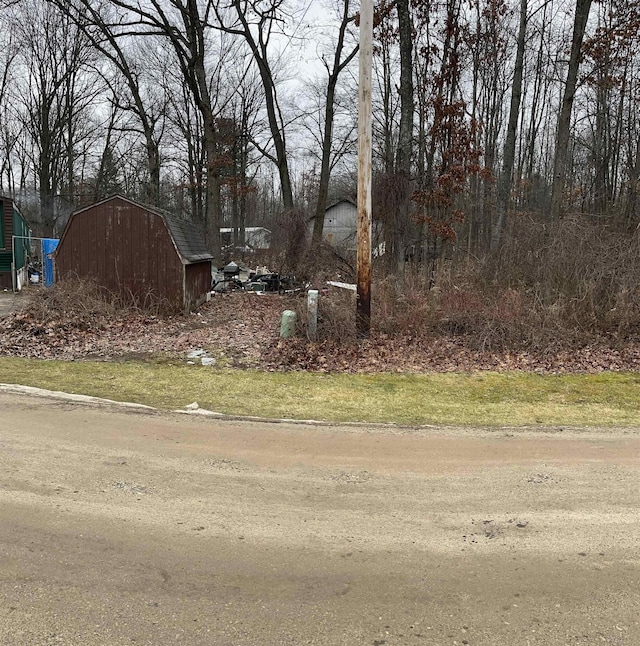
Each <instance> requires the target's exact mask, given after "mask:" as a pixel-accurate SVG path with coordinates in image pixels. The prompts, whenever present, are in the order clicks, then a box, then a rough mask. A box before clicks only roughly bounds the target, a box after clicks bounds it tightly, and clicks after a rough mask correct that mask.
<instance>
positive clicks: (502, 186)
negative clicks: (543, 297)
mask: <svg viewBox="0 0 640 646" xmlns="http://www.w3.org/2000/svg"><path fill="white" fill-rule="evenodd" d="M527 4H528V3H527V0H520V20H519V28H518V39H517V46H516V61H515V66H514V69H513V82H512V90H511V103H510V105H509V123H508V124H507V137H506V139H505V142H504V150H503V153H502V172H501V173H500V179H499V180H498V216H497V218H496V220H495V222H494V224H493V228H492V231H491V248H492V249H493V250H495V249H496V247H497V246H498V244H499V243H500V238H501V236H502V230H503V228H504V222H505V216H506V213H507V210H508V208H509V203H510V199H509V197H510V194H511V189H512V187H513V169H514V166H515V158H516V138H517V130H518V120H519V118H520V103H521V100H522V78H523V75H524V50H525V40H526V36H527Z"/></svg>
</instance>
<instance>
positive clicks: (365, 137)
mask: <svg viewBox="0 0 640 646" xmlns="http://www.w3.org/2000/svg"><path fill="white" fill-rule="evenodd" d="M359 56H360V79H359V84H358V257H357V277H356V285H357V306H356V328H357V330H358V335H359V336H361V337H367V336H369V333H370V331H371V67H372V59H373V0H362V1H361V5H360V53H359Z"/></svg>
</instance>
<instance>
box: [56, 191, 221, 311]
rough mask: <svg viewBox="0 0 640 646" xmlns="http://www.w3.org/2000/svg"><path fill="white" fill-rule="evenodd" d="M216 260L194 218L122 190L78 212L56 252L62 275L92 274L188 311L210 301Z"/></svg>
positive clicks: (111, 286)
mask: <svg viewBox="0 0 640 646" xmlns="http://www.w3.org/2000/svg"><path fill="white" fill-rule="evenodd" d="M211 260H212V256H211V254H210V253H209V251H208V250H207V247H206V245H205V242H204V239H203V237H202V235H201V233H200V232H199V230H198V229H197V227H196V226H195V225H194V224H193V223H191V222H187V221H186V220H181V219H180V218H177V217H176V216H174V215H171V214H169V213H166V212H165V211H162V210H160V209H157V208H155V207H151V206H147V205H142V204H137V203H136V202H133V201H132V200H129V199H127V198H126V197H122V196H121V195H115V196H113V197H109V198H107V199H106V200H103V201H102V202H98V203H97V204H93V205H92V206H88V207H86V208H84V209H80V210H78V211H75V212H74V213H72V214H71V217H70V218H69V221H68V222H67V226H66V227H65V229H64V232H63V234H62V237H61V239H60V244H59V245H58V249H57V250H56V253H55V264H56V276H57V278H64V277H67V276H79V277H81V278H92V279H94V280H96V281H97V282H98V284H99V285H101V286H103V287H105V288H107V289H108V290H109V291H112V292H114V293H116V294H121V295H123V296H124V297H125V298H129V297H131V296H133V297H134V298H135V299H136V300H137V301H138V302H143V301H145V300H146V301H149V300H150V299H152V300H155V301H156V302H157V301H164V302H166V303H167V305H168V306H169V307H171V308H173V309H182V310H184V311H188V310H189V309H191V308H193V307H196V306H197V305H199V304H200V303H202V302H203V301H205V300H206V298H207V294H208V293H209V291H210V290H211Z"/></svg>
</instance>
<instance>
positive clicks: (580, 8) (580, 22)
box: [551, 0, 592, 220]
mask: <svg viewBox="0 0 640 646" xmlns="http://www.w3.org/2000/svg"><path fill="white" fill-rule="evenodd" d="M591 2H592V0H576V9H575V14H574V20H573V36H572V38H571V54H570V55H569V66H568V69H567V80H566V82H565V85H564V93H563V95H562V102H561V104H560V112H559V114H558V126H557V130H556V146H555V155H554V160H553V187H552V193H551V219H552V220H557V219H558V218H559V217H560V215H561V213H562V199H563V194H564V190H565V183H566V176H567V159H568V150H569V139H570V128H571V115H572V111H573V99H574V97H575V94H576V86H577V83H578V70H579V67H580V60H581V54H582V43H583V40H584V34H585V30H586V27H587V20H588V18H589V11H590V9H591Z"/></svg>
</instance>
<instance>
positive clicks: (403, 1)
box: [393, 0, 413, 267]
mask: <svg viewBox="0 0 640 646" xmlns="http://www.w3.org/2000/svg"><path fill="white" fill-rule="evenodd" d="M396 6H397V10H398V36H399V39H400V131H399V133H398V154H397V157H396V173H397V175H398V179H399V181H400V191H401V193H400V203H399V204H398V209H397V210H396V213H395V226H394V243H393V250H394V253H395V261H396V262H397V263H398V264H399V265H400V266H401V267H402V266H403V265H404V259H405V246H406V235H407V228H408V226H409V204H410V197H411V194H410V191H411V184H410V183H411V156H412V155H411V153H412V148H413V23H412V20H411V12H410V9H409V0H398V2H397V5H396Z"/></svg>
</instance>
